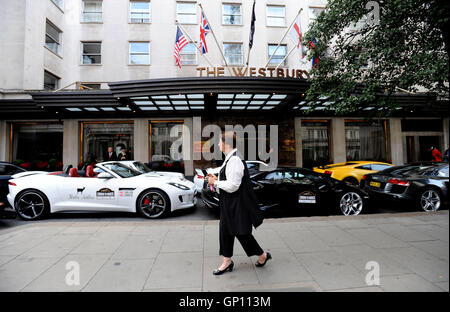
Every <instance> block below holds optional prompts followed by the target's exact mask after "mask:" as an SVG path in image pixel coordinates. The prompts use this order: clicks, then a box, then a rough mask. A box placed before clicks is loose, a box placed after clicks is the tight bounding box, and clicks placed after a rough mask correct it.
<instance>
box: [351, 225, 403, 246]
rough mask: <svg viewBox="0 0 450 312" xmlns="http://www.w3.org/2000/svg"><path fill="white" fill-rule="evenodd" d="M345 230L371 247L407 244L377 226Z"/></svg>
mask: <svg viewBox="0 0 450 312" xmlns="http://www.w3.org/2000/svg"><path fill="white" fill-rule="evenodd" d="M347 232H348V233H350V234H352V235H353V236H354V237H355V238H358V239H359V240H360V241H362V242H364V243H366V244H368V245H369V246H371V247H373V248H396V247H407V246H408V244H407V243H406V242H404V241H402V240H399V239H397V238H395V237H394V236H392V235H389V234H386V233H385V232H383V231H381V230H379V229H377V228H367V229H348V230H347Z"/></svg>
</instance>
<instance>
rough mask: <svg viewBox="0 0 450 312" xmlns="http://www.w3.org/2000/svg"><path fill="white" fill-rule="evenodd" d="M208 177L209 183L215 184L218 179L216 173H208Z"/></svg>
mask: <svg viewBox="0 0 450 312" xmlns="http://www.w3.org/2000/svg"><path fill="white" fill-rule="evenodd" d="M206 177H207V178H208V185H214V182H216V181H217V180H218V178H217V176H215V175H214V174H208V175H207V176H206Z"/></svg>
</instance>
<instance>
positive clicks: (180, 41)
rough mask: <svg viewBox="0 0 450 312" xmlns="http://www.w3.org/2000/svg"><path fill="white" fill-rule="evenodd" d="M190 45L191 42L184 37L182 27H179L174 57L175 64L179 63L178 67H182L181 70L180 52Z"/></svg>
mask: <svg viewBox="0 0 450 312" xmlns="http://www.w3.org/2000/svg"><path fill="white" fill-rule="evenodd" d="M188 43H189V42H188V41H187V40H186V37H185V36H184V34H183V32H182V31H181V29H180V27H179V26H177V38H176V40H175V50H174V51H173V56H174V57H175V62H176V63H177V65H178V67H180V68H181V56H180V52H181V50H182V49H183V48H184V47H185V46H186V45H187V44H188Z"/></svg>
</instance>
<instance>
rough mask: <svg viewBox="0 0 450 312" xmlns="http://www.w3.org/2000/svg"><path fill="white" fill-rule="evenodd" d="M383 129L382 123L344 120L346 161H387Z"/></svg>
mask: <svg viewBox="0 0 450 312" xmlns="http://www.w3.org/2000/svg"><path fill="white" fill-rule="evenodd" d="M385 129H386V126H385V125H384V123H378V122H375V123H371V122H358V121H356V122H355V121H346V122H345V145H346V151H347V161H354V160H374V161H387V151H386V149H387V145H386V131H385Z"/></svg>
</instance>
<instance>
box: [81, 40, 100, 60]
mask: <svg viewBox="0 0 450 312" xmlns="http://www.w3.org/2000/svg"><path fill="white" fill-rule="evenodd" d="M80 43H81V44H80V48H81V65H84V66H86V65H88V66H89V65H102V61H103V60H102V41H80ZM85 43H87V44H92V43H99V44H100V54H94V53H92V54H89V55H100V63H93V64H88V63H84V62H83V60H84V55H85V54H84V53H83V51H84V49H83V48H84V44H85Z"/></svg>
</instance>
